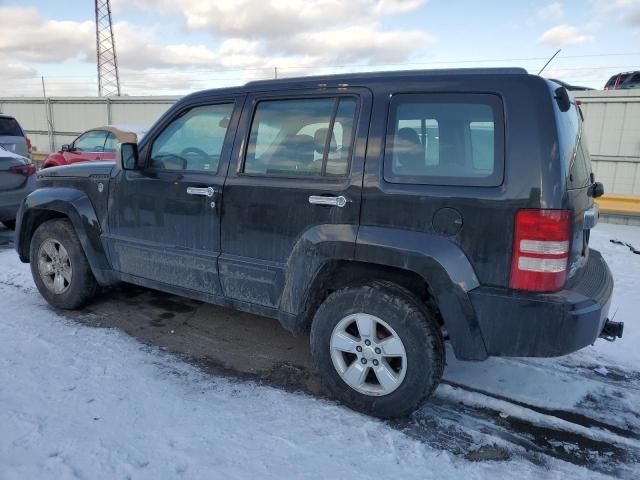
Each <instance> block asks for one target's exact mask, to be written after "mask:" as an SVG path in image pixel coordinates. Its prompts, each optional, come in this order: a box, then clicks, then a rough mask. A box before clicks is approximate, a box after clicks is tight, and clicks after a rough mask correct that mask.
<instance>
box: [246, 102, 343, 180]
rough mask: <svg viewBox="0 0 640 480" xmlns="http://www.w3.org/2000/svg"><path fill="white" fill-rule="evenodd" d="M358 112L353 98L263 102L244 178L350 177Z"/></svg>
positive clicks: (257, 109)
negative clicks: (251, 175)
mask: <svg viewBox="0 0 640 480" xmlns="http://www.w3.org/2000/svg"><path fill="white" fill-rule="evenodd" d="M355 112H356V102H355V100H354V99H353V98H309V99H303V100H268V101H262V102H260V103H258V106H257V107H256V111H255V115H254V117H253V123H252V125H251V133H250V136H249V144H248V146H247V153H246V157H245V164H244V173H249V174H254V175H255V174H257V175H276V176H277V175H281V176H290V175H296V176H297V175H300V176H325V177H332V176H333V177H341V176H345V175H347V172H348V169H349V160H350V158H351V145H352V143H353V142H352V140H353V129H354V118H355Z"/></svg>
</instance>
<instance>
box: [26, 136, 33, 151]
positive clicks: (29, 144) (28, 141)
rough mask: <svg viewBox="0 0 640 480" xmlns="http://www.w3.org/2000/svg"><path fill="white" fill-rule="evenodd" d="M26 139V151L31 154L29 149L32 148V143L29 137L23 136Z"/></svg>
mask: <svg viewBox="0 0 640 480" xmlns="http://www.w3.org/2000/svg"><path fill="white" fill-rule="evenodd" d="M25 139H26V140H27V151H28V152H29V155H31V151H32V150H33V145H31V139H30V138H29V137H26V138H25Z"/></svg>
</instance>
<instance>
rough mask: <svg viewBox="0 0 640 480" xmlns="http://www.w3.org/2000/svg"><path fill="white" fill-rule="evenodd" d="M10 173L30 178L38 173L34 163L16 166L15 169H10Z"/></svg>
mask: <svg viewBox="0 0 640 480" xmlns="http://www.w3.org/2000/svg"><path fill="white" fill-rule="evenodd" d="M9 171H10V172H11V173H15V174H17V175H23V176H25V177H30V176H31V175H33V174H34V173H36V166H35V165H34V164H33V163H27V164H26V165H16V166H14V167H9Z"/></svg>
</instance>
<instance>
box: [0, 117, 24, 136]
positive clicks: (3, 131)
mask: <svg viewBox="0 0 640 480" xmlns="http://www.w3.org/2000/svg"><path fill="white" fill-rule="evenodd" d="M0 136H7V137H22V136H24V134H23V133H22V129H21V128H20V125H19V124H18V122H17V121H16V119H15V118H11V117H0Z"/></svg>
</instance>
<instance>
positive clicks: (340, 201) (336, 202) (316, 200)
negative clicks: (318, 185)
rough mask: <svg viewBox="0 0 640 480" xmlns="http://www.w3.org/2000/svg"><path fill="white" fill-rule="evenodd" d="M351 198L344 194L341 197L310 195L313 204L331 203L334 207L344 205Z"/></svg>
mask: <svg viewBox="0 0 640 480" xmlns="http://www.w3.org/2000/svg"><path fill="white" fill-rule="evenodd" d="M349 202H350V200H349V199H348V198H347V197H345V196H344V195H340V196H339V197H323V196H322V195H311V196H310V197H309V203H311V204H313V205H329V206H332V207H340V208H342V207H344V206H346V205H347V203H349Z"/></svg>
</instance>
